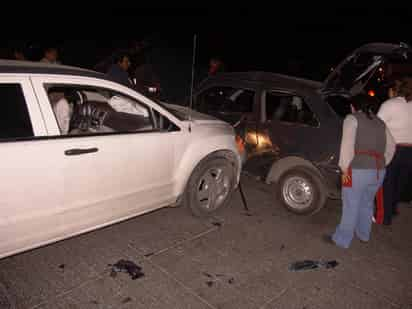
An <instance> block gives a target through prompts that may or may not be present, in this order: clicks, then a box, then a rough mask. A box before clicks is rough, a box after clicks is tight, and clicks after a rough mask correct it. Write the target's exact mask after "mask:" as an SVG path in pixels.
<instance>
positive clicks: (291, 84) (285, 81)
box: [204, 71, 322, 90]
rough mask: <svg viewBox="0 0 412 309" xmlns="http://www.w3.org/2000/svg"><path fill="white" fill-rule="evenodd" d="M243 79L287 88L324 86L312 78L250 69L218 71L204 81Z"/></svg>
mask: <svg viewBox="0 0 412 309" xmlns="http://www.w3.org/2000/svg"><path fill="white" fill-rule="evenodd" d="M223 80H225V81H242V82H259V83H267V84H269V85H270V84H278V85H279V84H280V85H282V87H285V88H291V89H293V88H296V87H303V88H310V89H312V90H317V89H319V88H321V87H322V83H321V82H317V81H313V80H310V79H305V78H300V77H295V76H290V75H283V74H277V73H272V72H264V71H249V72H229V73H226V72H224V73H218V74H216V75H214V76H211V77H209V78H207V79H206V80H205V81H204V82H205V83H209V82H213V81H223Z"/></svg>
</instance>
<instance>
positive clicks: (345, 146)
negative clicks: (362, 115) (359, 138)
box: [339, 115, 358, 174]
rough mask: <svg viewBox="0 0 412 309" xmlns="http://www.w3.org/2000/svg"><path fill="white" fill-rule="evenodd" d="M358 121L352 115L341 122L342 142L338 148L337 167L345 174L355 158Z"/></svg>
mask: <svg viewBox="0 0 412 309" xmlns="http://www.w3.org/2000/svg"><path fill="white" fill-rule="evenodd" d="M357 128H358V121H357V120H356V118H355V117H354V116H352V115H348V116H347V117H346V118H345V120H344V121H343V132H342V142H341V146H340V156H339V167H340V168H341V170H342V172H343V173H344V174H346V172H347V170H348V168H349V166H350V165H351V163H352V160H353V157H354V156H355V139H356V130H357Z"/></svg>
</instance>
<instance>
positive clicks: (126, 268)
mask: <svg viewBox="0 0 412 309" xmlns="http://www.w3.org/2000/svg"><path fill="white" fill-rule="evenodd" d="M109 266H111V267H112V271H111V273H110V276H111V277H116V275H117V273H119V272H124V273H128V274H129V275H130V277H131V278H132V280H136V279H138V278H141V277H143V276H144V273H143V272H142V268H141V267H140V266H138V265H136V264H135V263H134V262H132V261H127V260H119V261H118V262H117V263H116V264H114V265H112V264H109Z"/></svg>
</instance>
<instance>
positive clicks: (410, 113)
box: [378, 97, 412, 144]
mask: <svg viewBox="0 0 412 309" xmlns="http://www.w3.org/2000/svg"><path fill="white" fill-rule="evenodd" d="M378 117H379V118H380V119H382V120H383V122H385V124H386V126H387V127H388V129H389V131H390V132H391V134H392V136H393V138H394V139H395V142H396V143H397V144H400V143H404V144H412V102H407V101H406V100H405V98H403V97H395V98H391V99H389V100H387V101H385V102H383V104H382V106H381V107H380V109H379V112H378Z"/></svg>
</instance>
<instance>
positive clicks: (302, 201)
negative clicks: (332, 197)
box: [276, 166, 327, 215]
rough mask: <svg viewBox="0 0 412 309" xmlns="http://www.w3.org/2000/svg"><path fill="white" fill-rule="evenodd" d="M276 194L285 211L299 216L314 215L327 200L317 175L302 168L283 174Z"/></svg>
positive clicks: (310, 170)
mask: <svg viewBox="0 0 412 309" xmlns="http://www.w3.org/2000/svg"><path fill="white" fill-rule="evenodd" d="M276 193H277V194H276V195H277V197H278V200H279V201H280V202H281V204H283V206H284V207H286V209H287V210H289V211H291V212H293V213H295V214H299V215H307V214H313V213H315V212H316V211H318V210H319V209H321V208H322V207H323V206H324V205H325V204H326V200H327V196H326V192H325V188H324V185H323V183H322V180H321V178H320V177H319V174H318V173H317V172H316V171H315V170H312V169H310V168H307V167H304V166H297V167H294V168H292V169H290V170H288V171H286V172H285V173H283V175H282V176H281V177H280V179H279V181H278V184H277V192H276Z"/></svg>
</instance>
